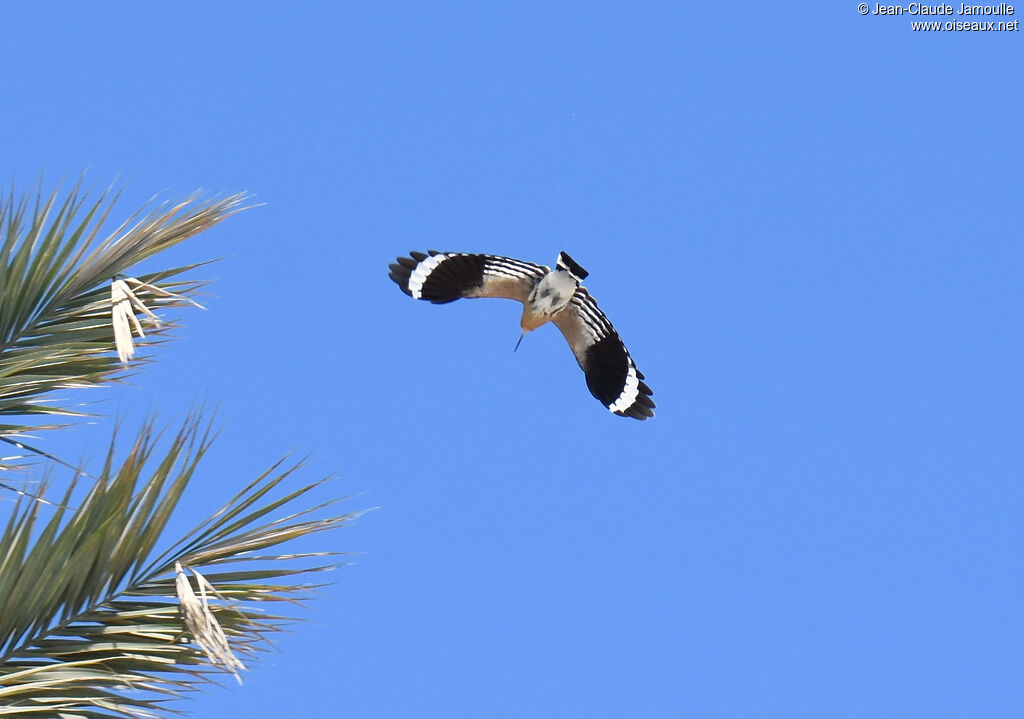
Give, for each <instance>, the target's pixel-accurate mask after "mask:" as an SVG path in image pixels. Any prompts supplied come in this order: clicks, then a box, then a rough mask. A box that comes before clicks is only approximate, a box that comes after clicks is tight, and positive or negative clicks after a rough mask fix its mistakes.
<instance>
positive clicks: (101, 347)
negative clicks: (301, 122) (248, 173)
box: [0, 182, 245, 466]
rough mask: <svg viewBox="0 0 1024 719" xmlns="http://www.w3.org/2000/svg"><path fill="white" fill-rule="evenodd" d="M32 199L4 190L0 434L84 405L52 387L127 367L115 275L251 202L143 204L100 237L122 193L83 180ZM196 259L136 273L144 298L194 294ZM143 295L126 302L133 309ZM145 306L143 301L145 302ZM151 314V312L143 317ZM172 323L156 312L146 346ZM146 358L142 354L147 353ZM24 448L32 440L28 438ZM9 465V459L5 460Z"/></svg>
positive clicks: (155, 301) (148, 301) (180, 300)
mask: <svg viewBox="0 0 1024 719" xmlns="http://www.w3.org/2000/svg"><path fill="white" fill-rule="evenodd" d="M61 196H62V195H61V193H60V192H59V191H54V192H53V193H52V194H50V195H48V196H44V195H43V194H42V193H38V194H37V195H36V196H35V198H34V200H29V199H27V198H26V199H20V200H19V199H17V198H16V197H15V195H14V192H13V190H12V192H11V193H10V195H9V196H8V197H7V198H6V199H4V200H0V415H5V416H6V417H5V419H7V420H9V421H8V422H6V423H4V424H3V425H0V439H3V440H5V441H12V438H13V437H17V436H19V435H23V434H24V433H25V432H26V431H28V430H30V429H32V428H39V427H40V424H39V423H38V422H34V421H31V418H32V417H33V416H36V415H66V416H73V415H78V414H80V412H78V411H76V410H74V409H73V408H71V407H70V406H68V405H67V404H66V403H62V402H60V401H58V400H57V399H56V398H55V397H54V392H55V391H57V390H63V389H67V388H77V387H89V386H94V385H97V384H101V383H104V382H108V381H112V380H116V379H117V378H119V377H122V376H124V373H125V369H126V366H125V364H124V363H123V362H122V361H121V360H120V359H119V357H118V356H117V354H115V337H114V326H113V325H114V320H113V315H114V314H116V312H114V309H115V307H114V303H112V298H111V290H112V283H114V281H115V280H117V279H119V278H122V277H123V275H125V274H127V273H128V272H129V271H130V270H131V268H132V267H134V266H135V265H137V264H138V263H139V262H141V261H143V260H145V259H147V258H149V257H151V256H153V255H155V254H157V253H159V252H161V251H163V250H165V249H167V248H168V247H171V246H173V245H175V244H177V243H179V242H181V241H183V240H185V239H187V238H189V237H192V236H193V235H196V234H197V233H199V232H202V231H203V230H205V229H207V228H209V227H212V226H213V225H215V224H217V223H218V222H220V221H221V220H223V219H225V218H226V217H229V216H230V215H232V214H234V213H236V212H238V211H240V210H242V209H245V206H244V201H245V195H244V194H239V195H232V196H229V197H225V198H221V199H213V200H203V199H200V198H199V197H191V198H188V199H186V200H184V201H182V202H178V203H174V204H171V203H162V204H157V205H151V206H150V207H149V208H143V210H141V211H140V212H138V213H136V214H135V215H133V216H132V217H131V218H129V219H128V220H127V221H125V222H124V223H122V224H121V225H120V226H118V227H117V228H116V229H114V231H113V232H111V233H109V234H107V235H106V237H105V238H103V239H99V234H100V230H101V228H102V226H103V225H104V224H105V221H106V220H107V218H108V215H109V213H110V211H111V209H112V208H113V207H114V203H115V201H116V196H114V195H111V194H110V193H102V194H101V195H100V196H99V197H98V198H97V199H95V200H91V201H90V200H89V198H88V193H87V192H84V191H83V190H82V188H81V182H79V183H77V184H76V185H75V186H74V187H73V188H72V189H71V190H70V191H69V192H68V193H66V196H64V199H63V200H61ZM193 267H195V265H191V266H187V267H176V268H173V269H169V270H164V271H161V272H156V273H150V274H147V275H142V276H140V277H138V278H131V279H132V280H137V281H133V282H131V283H130V287H131V289H132V291H133V293H134V294H135V296H136V297H137V299H138V302H139V303H140V304H141V305H145V306H147V307H150V308H159V307H173V306H180V305H183V304H186V303H188V302H190V301H191V300H190V298H191V297H192V296H194V295H195V293H196V291H197V290H198V289H199V288H200V287H201V283H199V282H195V281H189V280H184V279H181V277H180V276H181V274H182V273H183V272H185V271H187V270H189V269H192V268H193ZM140 304H134V303H129V305H131V306H132V309H131V311H132V315H133V316H132V319H134V312H135V310H136V309H140ZM140 311H141V309H140ZM144 319H145V318H144ZM174 326H175V325H174V324H173V323H161V324H159V325H156V324H154V323H152V322H151V321H150V323H149V326H148V327H147V328H146V335H145V337H144V338H142V337H140V338H139V339H138V340H137V343H138V344H139V345H140V346H141V347H147V346H152V345H153V344H155V343H158V342H160V341H162V339H163V338H164V337H165V336H166V334H167V332H168V330H171V329H173V328H174ZM142 360H143V361H144V358H142ZM19 447H20V448H23V449H26V450H28V451H30V452H34V451H35V448H34V447H31V446H30V445H26V444H25V443H24V442H21V443H20V445H19ZM0 466H2V465H0Z"/></svg>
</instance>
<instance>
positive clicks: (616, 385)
mask: <svg viewBox="0 0 1024 719" xmlns="http://www.w3.org/2000/svg"><path fill="white" fill-rule="evenodd" d="M552 322H554V323H555V324H556V325H557V326H558V329H560V330H561V331H562V334H563V335H564V336H565V339H566V341H567V342H568V343H569V347H570V348H572V353H573V354H574V355H576V361H577V362H579V365H580V367H581V368H582V369H583V374H584V375H586V378H587V388H588V389H589V390H590V394H592V395H594V397H596V398H597V399H598V401H599V402H600V403H601V404H603V405H604V406H605V407H607V408H608V409H609V410H610V411H611V412H614V413H615V414H617V415H620V416H623V417H633V418H635V419H647V418H648V417H653V416H654V406H655V405H654V400H652V399H651V395H652V394H654V393H653V392H651V388H650V387H648V386H647V385H646V384H645V383H644V375H643V373H642V372H640V370H638V369H637V368H636V365H635V364H634V363H633V358H632V357H630V356H629V351H627V350H626V345H624V344H622V340H621V339H620V338H619V333H618V332H616V331H615V328H614V327H612V323H611V322H609V321H608V318H607V317H605V316H604V313H603V312H602V311H601V309H600V308H599V307H598V306H597V301H596V300H595V299H594V298H593V297H591V296H590V293H589V292H587V290H586V289H585V288H583V287H579V288H577V289H576V293H575V294H574V295H573V296H572V300H571V301H570V302H569V304H568V305H567V306H566V307H565V309H563V310H562V311H561V312H559V313H558V314H556V315H555V316H554V318H553V319H552Z"/></svg>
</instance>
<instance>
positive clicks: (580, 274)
mask: <svg viewBox="0 0 1024 719" xmlns="http://www.w3.org/2000/svg"><path fill="white" fill-rule="evenodd" d="M557 267H558V269H560V270H564V271H566V272H568V273H569V274H570V275H572V276H573V277H575V278H576V279H577V280H579V281H581V282H582V281H583V280H585V279H587V275H589V274H590V273H589V272H587V271H586V270H585V269H583V268H582V267H580V266H579V263H577V262H576V260H574V259H573V258H571V257H569V253H568V252H564V251H563V252H559V253H558V264H557Z"/></svg>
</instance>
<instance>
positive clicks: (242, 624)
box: [0, 417, 356, 717]
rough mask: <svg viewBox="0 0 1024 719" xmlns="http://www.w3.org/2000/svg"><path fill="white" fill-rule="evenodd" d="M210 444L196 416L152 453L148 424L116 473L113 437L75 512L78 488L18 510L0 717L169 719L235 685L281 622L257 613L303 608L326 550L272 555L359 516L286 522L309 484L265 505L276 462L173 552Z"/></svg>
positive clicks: (287, 474) (0, 543) (7, 533)
mask: <svg viewBox="0 0 1024 719" xmlns="http://www.w3.org/2000/svg"><path fill="white" fill-rule="evenodd" d="M211 441H212V440H211V434H210V432H209V429H208V427H205V426H204V425H203V424H202V422H201V420H200V419H199V418H198V417H193V418H190V419H189V420H188V421H187V422H186V423H185V424H184V426H183V427H182V428H181V429H180V430H179V431H178V432H177V433H176V434H175V435H174V436H173V437H172V438H170V439H169V440H168V441H167V442H166V444H167V448H166V449H165V450H162V451H158V447H159V446H161V444H162V441H161V438H160V436H159V433H158V432H156V431H155V429H154V427H153V425H152V423H150V424H147V425H146V426H144V427H143V428H142V429H141V431H140V432H139V434H138V436H137V437H136V438H135V439H134V441H133V442H132V445H131V448H130V451H129V452H128V453H127V456H126V457H125V458H124V459H123V460H121V461H120V462H118V461H115V460H114V449H113V446H114V443H113V442H112V444H111V450H110V452H109V453H108V455H107V459H106V461H105V463H104V467H103V469H102V471H101V472H100V473H99V474H98V475H97V478H96V480H95V482H90V485H91V486H90V488H89V489H88V491H86V492H85V494H84V497H82V499H81V500H80V501H77V502H76V504H77V508H76V509H73V510H72V509H69V507H70V505H71V501H70V500H71V498H72V496H73V495H75V493H76V487H75V486H74V485H75V483H74V482H72V483H71V486H69V487H68V488H67V489H66V490H65V492H64V493H63V496H62V497H61V498H60V499H59V500H57V499H55V500H54V504H55V505H56V506H55V507H44V505H42V504H41V503H39V502H37V501H32V500H31V499H29V500H19V502H18V504H17V505H16V506H15V510H14V511H13V512H12V513H11V517H10V519H9V521H8V523H7V525H6V527H5V528H4V529H3V533H2V535H0V716H2V715H5V714H6V715H22V714H24V715H25V716H32V715H37V716H82V717H86V716H88V717H136V716H163V715H165V714H166V713H167V712H168V711H169V709H168V707H167V706H166V701H167V700H168V699H169V698H174V697H177V696H179V695H181V694H183V693H184V692H186V691H187V690H189V689H192V688H195V687H196V686H197V685H198V684H200V683H202V682H205V681H210V680H212V679H213V678H214V676H215V675H216V674H218V673H222V672H223V671H229V672H232V673H236V674H237V672H239V671H240V670H241V668H242V666H243V662H246V663H247V662H248V661H250V660H252V659H253V658H254V656H255V655H256V654H257V653H258V652H259V651H261V650H263V649H265V648H266V647H267V645H268V637H269V636H270V635H272V634H273V633H275V632H277V631H279V630H281V629H282V627H283V626H284V625H285V624H287V623H288V622H289V621H291V618H290V616H289V615H287V614H278V613H268V612H263V611H258V610H257V609H256V607H255V605H257V604H259V605H261V606H267V604H266V603H267V602H270V603H275V604H279V603H281V602H285V603H295V602H298V601H301V600H302V599H303V598H304V597H305V596H306V595H307V594H308V593H309V591H311V590H312V589H313V588H314V587H315V586H317V585H316V584H314V583H312V582H311V581H310V580H311V578H312V576H313V575H314V574H316V573H320V572H323V571H326V570H329V569H332V568H334V567H335V566H336V561H335V559H334V558H333V555H332V554H331V553H324V552H304V553H295V554H290V553H282V552H279V551H278V549H277V547H279V545H281V544H282V543H285V542H288V541H289V540H292V539H298V538H300V537H305V536H309V535H311V534H315V533H319V532H322V531H326V530H329V529H334V528H337V527H340V526H342V525H344V524H345V523H347V522H348V521H349V520H351V519H353V518H354V517H355V516H356V514H355V513H349V514H341V515H339V514H333V515H332V514H329V515H327V516H322V515H323V514H324V513H323V512H322V511H320V509H321V508H314V509H299V510H298V511H295V510H292V511H290V512H289V511H288V508H289V507H291V506H292V505H293V504H294V503H295V500H296V499H298V498H299V497H303V496H305V495H306V494H307V493H308V492H309V491H311V490H312V489H313V488H314V487H315V486H316V485H317V484H319V483H313V484H305V485H300V486H298V487H297V488H295V489H292V490H291V491H286V492H285V493H284V496H283V497H281V498H272V494H273V493H274V490H278V493H280V490H281V489H282V488H283V487H284V486H285V485H286V484H290V483H291V481H293V479H294V476H293V475H294V472H295V470H296V469H297V467H298V465H285V464H284V463H281V462H279V463H277V464H276V465H274V466H273V467H272V468H271V469H270V470H268V471H267V472H264V473H263V474H261V475H260V476H259V477H258V478H257V479H256V480H254V481H252V482H250V483H249V484H248V485H247V486H246V487H245V488H244V489H242V490H241V491H240V492H239V493H238V494H237V495H235V496H234V497H233V498H232V499H231V500H229V501H228V502H227V503H226V504H225V505H224V506H223V507H222V508H221V509H219V510H218V511H217V512H215V513H213V514H212V515H211V516H210V517H209V518H208V519H206V520H204V521H203V522H200V524H199V525H198V526H197V527H195V528H194V529H193V530H191V531H189V532H186V533H185V535H184V536H182V537H181V538H180V539H178V540H176V541H172V542H167V540H166V538H165V537H164V536H163V535H164V533H165V530H166V529H167V526H168V521H169V519H170V517H171V515H172V513H173V510H174V509H175V507H176V506H177V505H178V502H179V500H180V499H181V496H182V494H183V492H184V490H185V488H186V486H187V485H188V484H189V482H190V480H191V479H192V478H193V477H194V476H195V473H196V471H197V469H198V465H199V463H200V460H201V459H202V457H203V455H204V454H205V453H206V452H207V450H208V449H209V447H210V442H211ZM44 512H50V513H51V516H50V517H49V519H48V520H45V521H44V519H43V513H44ZM279 512H282V513H284V515H285V516H282V517H279V518H276V519H270V517H271V516H272V515H274V514H276V513H279ZM159 544H164V545H165V546H167V549H165V550H164V551H162V552H158V551H157V545H159ZM268 550H270V551H269V552H268ZM176 568H177V571H176ZM200 568H202V569H203V572H202V574H199V572H197V571H196V570H198V569H200ZM190 572H191V576H189V574H190ZM182 582H184V583H185V586H183V585H182ZM185 605H188V606H187V607H186V606H185ZM200 635H202V636H200ZM211 657H213V658H214V659H213V660H211Z"/></svg>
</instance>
